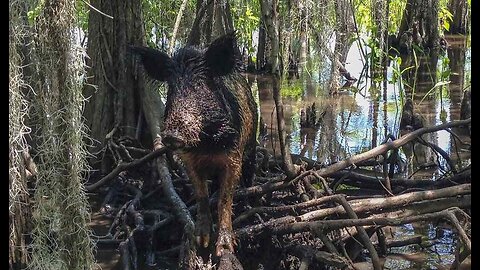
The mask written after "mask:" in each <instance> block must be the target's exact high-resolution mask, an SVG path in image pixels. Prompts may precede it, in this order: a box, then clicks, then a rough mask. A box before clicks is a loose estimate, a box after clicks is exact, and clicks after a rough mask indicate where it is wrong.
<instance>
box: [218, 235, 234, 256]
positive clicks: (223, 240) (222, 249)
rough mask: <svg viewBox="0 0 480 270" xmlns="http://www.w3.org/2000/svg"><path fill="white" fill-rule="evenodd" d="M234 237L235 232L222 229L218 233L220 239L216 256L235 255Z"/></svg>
mask: <svg viewBox="0 0 480 270" xmlns="http://www.w3.org/2000/svg"><path fill="white" fill-rule="evenodd" d="M233 245H234V235H233V232H231V231H228V230H225V229H220V231H219V232H218V239H217V244H216V255H217V256H218V257H221V256H222V255H224V254H225V253H232V254H233V251H234V249H233Z"/></svg>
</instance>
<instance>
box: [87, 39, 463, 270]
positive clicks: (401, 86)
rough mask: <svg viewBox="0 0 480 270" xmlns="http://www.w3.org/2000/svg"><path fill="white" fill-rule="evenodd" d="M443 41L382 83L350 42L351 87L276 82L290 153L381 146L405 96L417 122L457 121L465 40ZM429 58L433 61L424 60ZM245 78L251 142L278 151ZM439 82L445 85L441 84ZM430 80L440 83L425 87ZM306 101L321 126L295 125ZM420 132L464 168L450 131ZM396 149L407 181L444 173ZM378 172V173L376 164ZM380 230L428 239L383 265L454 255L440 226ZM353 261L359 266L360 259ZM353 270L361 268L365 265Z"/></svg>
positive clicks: (431, 156)
mask: <svg viewBox="0 0 480 270" xmlns="http://www.w3.org/2000/svg"><path fill="white" fill-rule="evenodd" d="M447 41H448V42H449V45H450V47H449V48H448V50H447V52H444V53H440V54H439V56H438V58H437V59H436V60H437V61H435V59H433V60H432V59H427V58H425V57H423V56H421V55H417V61H418V62H419V63H420V65H419V68H418V69H415V68H408V69H407V70H406V71H404V74H403V75H404V76H396V75H395V74H396V73H395V70H397V71H401V70H403V69H405V68H406V67H408V66H409V64H406V65H405V66H401V67H400V66H398V67H395V64H393V61H392V63H391V64H390V67H389V68H388V71H387V82H386V83H385V82H378V83H375V86H372V83H371V80H370V79H365V76H363V75H362V76H360V75H361V74H364V72H362V70H363V66H364V65H363V63H362V61H361V57H360V54H359V49H358V47H357V46H356V43H354V45H353V46H352V48H351V49H350V52H349V54H348V57H347V63H346V66H345V67H346V69H347V70H348V71H349V72H350V73H351V75H352V76H353V77H355V78H358V79H359V80H358V81H357V82H355V83H354V84H353V85H352V87H350V88H346V89H341V91H340V92H339V94H337V95H334V96H330V95H329V94H328V91H327V90H326V89H327V87H326V86H327V85H328V79H325V77H328V76H325V75H324V74H326V73H328V72H322V71H316V72H312V73H311V76H309V77H308V79H305V80H291V81H289V82H287V81H285V82H283V83H282V90H281V93H282V99H283V104H284V118H285V124H286V133H287V139H288V142H289V145H290V151H291V152H292V153H295V154H300V155H302V156H304V157H308V158H310V159H313V160H316V161H318V162H319V163H322V164H330V163H332V162H335V161H340V160H343V159H345V158H347V157H349V156H352V155H355V154H358V153H362V152H365V151H367V150H369V149H371V148H373V147H375V146H378V145H380V144H382V142H383V141H385V138H387V136H388V135H389V134H391V135H393V136H394V137H395V138H399V137H400V136H401V135H400V133H399V125H400V119H401V114H402V104H403V100H405V94H406V95H411V96H412V97H413V102H414V108H415V109H414V111H415V112H416V113H418V114H420V115H421V118H422V119H423V124H424V126H433V125H438V124H441V123H446V122H450V121H452V120H458V119H459V118H460V104H461V99H462V95H463V90H464V89H466V88H467V87H469V85H470V78H471V72H470V53H471V50H470V48H469V47H467V46H466V40H465V38H464V37H458V36H452V37H447ZM411 61H412V62H410V65H413V62H414V60H411ZM431 63H436V65H435V66H432V65H431ZM408 74H410V75H408ZM248 77H249V80H251V82H252V90H253V91H254V95H255V96H257V103H258V104H259V115H260V116H261V117H262V119H263V124H264V126H265V128H266V131H267V132H266V134H264V136H263V137H262V138H261V139H260V140H259V142H260V144H261V146H262V147H265V148H267V149H269V150H270V151H272V152H274V153H276V155H279V153H280V149H279V144H278V142H277V141H276V139H275V138H276V135H275V134H276V126H277V124H276V118H275V111H274V107H275V105H274V101H273V97H272V87H271V84H269V83H265V82H266V81H268V80H269V79H268V78H267V77H265V76H260V75H257V76H256V75H248ZM401 77H402V78H401ZM446 81H450V83H449V84H443V82H446ZM437 83H439V84H440V85H441V86H439V87H435V88H434V89H433V90H432V88H433V87H434V86H435V84H437ZM406 84H410V85H413V84H414V85H415V87H414V88H415V91H414V93H412V91H407V93H406V92H405V91H404V90H405V89H406V88H407V87H406V86H405V85H406ZM427 93H430V94H428V95H427ZM312 103H315V106H316V110H317V116H320V115H322V121H321V124H320V126H319V128H318V130H307V131H305V130H301V129H300V114H301V110H302V109H304V108H306V107H307V106H310V105H312ZM454 131H455V132H456V133H457V135H458V136H459V137H460V139H461V140H462V141H464V142H467V143H470V136H469V134H468V132H465V130H454ZM423 138H424V139H425V140H426V141H428V142H431V143H433V144H436V145H438V146H439V147H440V148H442V149H443V150H444V151H445V152H446V153H447V154H448V155H449V156H450V157H451V158H452V160H453V161H454V162H455V163H456V164H457V166H458V165H460V166H458V167H462V168H464V167H466V166H468V165H469V164H470V151H469V150H468V145H462V144H461V143H459V142H458V141H456V140H455V139H454V137H453V136H452V135H451V134H450V133H448V132H446V131H440V132H436V133H429V134H425V135H424V136H423ZM400 155H401V157H402V158H403V159H404V160H405V161H406V162H405V164H407V165H406V168H405V170H404V172H403V173H402V174H401V176H403V177H408V176H410V175H412V174H413V178H415V179H426V180H431V179H432V178H438V177H439V176H441V175H443V174H444V173H445V172H446V171H448V164H446V162H445V160H443V159H442V157H438V156H437V155H436V154H435V153H434V152H433V151H432V150H431V149H430V148H428V147H425V146H422V145H418V144H417V145H416V146H415V149H411V148H409V147H402V148H401V149H400ZM436 161H439V164H440V166H434V165H433V164H434V163H435V162H436ZM422 168H427V169H422ZM378 175H379V177H382V174H381V171H380V170H379V174H378ZM95 205H97V206H95ZM92 209H93V210H94V211H97V210H98V202H97V203H96V204H92ZM110 223H111V220H110V219H108V218H105V217H102V216H101V215H100V214H99V213H98V212H97V213H95V212H94V213H93V215H92V224H91V226H92V227H93V228H94V229H95V232H96V234H100V235H101V234H104V233H105V232H106V230H108V227H109V226H110ZM385 232H386V233H385V234H386V236H387V239H389V238H390V239H392V238H393V239H401V238H402V237H406V236H412V235H421V236H422V239H424V240H425V241H422V243H427V244H428V245H427V246H424V247H420V246H419V245H410V246H405V247H398V248H395V247H394V248H391V249H389V254H388V256H387V257H386V258H385V269H398V270H400V269H448V268H449V266H450V264H451V263H452V262H453V260H454V259H455V247H456V245H457V241H459V239H458V237H457V236H456V234H455V232H454V231H453V230H451V229H450V227H449V226H448V225H447V224H445V226H442V225H440V226H439V225H438V224H431V223H415V224H406V225H404V226H400V227H388V228H387V229H386V230H385ZM113 246H114V245H113ZM366 257H368V256H366ZM119 259H120V257H119V254H118V250H117V249H115V248H113V247H108V246H104V247H102V248H99V249H98V250H97V261H98V264H99V266H100V267H101V269H103V270H108V269H119V268H118V264H117V263H118V260H119ZM157 259H159V258H157ZM159 260H161V259H159ZM367 261H368V258H367ZM468 261H469V259H467V260H466V263H465V264H464V265H462V267H463V268H462V269H470V266H469V263H468ZM175 263H176V262H174V261H165V262H164V263H162V262H158V260H157V267H156V269H174V268H171V267H173V266H174V265H175ZM161 265H163V266H161ZM358 266H359V267H362V264H361V263H360V264H359V265H358ZM361 269H368V265H367V264H366V265H365V268H363V267H362V268H361Z"/></svg>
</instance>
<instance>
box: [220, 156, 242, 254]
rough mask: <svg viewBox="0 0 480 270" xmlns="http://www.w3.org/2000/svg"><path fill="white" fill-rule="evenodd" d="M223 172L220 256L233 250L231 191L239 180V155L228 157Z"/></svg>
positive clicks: (221, 180)
mask: <svg viewBox="0 0 480 270" xmlns="http://www.w3.org/2000/svg"><path fill="white" fill-rule="evenodd" d="M228 159H229V162H228V163H227V166H226V170H225V172H224V174H223V175H222V176H221V177H220V179H219V180H220V194H219V195H220V196H219V200H218V238H217V242H216V255H217V256H219V257H221V256H222V255H223V254H224V253H225V252H226V251H229V252H231V253H233V252H234V248H233V246H234V237H235V236H234V234H233V228H232V204H233V192H234V190H235V187H236V185H237V184H238V182H239V180H240V174H241V167H242V164H241V163H242V162H241V157H240V156H237V155H235V156H234V157H232V156H229V157H228Z"/></svg>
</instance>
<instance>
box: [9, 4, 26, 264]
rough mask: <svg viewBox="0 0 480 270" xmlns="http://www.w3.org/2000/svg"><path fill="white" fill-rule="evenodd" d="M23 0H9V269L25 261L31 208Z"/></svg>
mask: <svg viewBox="0 0 480 270" xmlns="http://www.w3.org/2000/svg"><path fill="white" fill-rule="evenodd" d="M25 5H26V2H23V3H22V2H20V1H12V0H10V1H9V7H10V10H9V42H8V45H9V46H8V47H9V55H8V58H9V59H8V60H9V85H8V86H9V91H8V118H9V120H10V121H9V122H8V123H9V129H8V130H9V136H8V145H9V155H8V172H9V175H8V176H9V177H8V180H9V181H8V195H9V196H8V197H9V200H8V202H9V204H8V209H9V211H8V221H9V232H10V234H9V256H8V264H9V269H12V270H13V269H24V268H25V267H26V265H27V263H28V251H27V245H28V244H29V243H28V239H27V234H28V233H30V230H31V223H30V220H31V209H30V207H31V206H30V199H29V192H28V189H27V174H26V173H27V164H26V160H25V159H24V158H23V153H26V152H27V151H28V145H27V144H26V138H25V135H26V134H27V133H28V128H27V126H25V118H26V117H27V112H28V109H29V103H27V99H26V95H25V90H26V89H24V88H25V83H26V81H25V74H24V69H23V68H22V66H24V65H23V63H22V58H24V57H25V56H26V55H25V54H24V53H22V49H24V50H25V49H26V43H25V37H26V36H27V35H28V36H29V35H31V33H30V32H29V29H28V28H27V26H26V25H25V22H26V20H25V18H24V17H23V16H24V15H26V12H24V11H25Z"/></svg>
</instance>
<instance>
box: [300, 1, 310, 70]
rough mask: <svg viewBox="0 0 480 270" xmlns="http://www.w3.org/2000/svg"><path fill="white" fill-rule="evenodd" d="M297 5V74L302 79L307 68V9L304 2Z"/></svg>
mask: <svg viewBox="0 0 480 270" xmlns="http://www.w3.org/2000/svg"><path fill="white" fill-rule="evenodd" d="M298 3H299V15H300V57H299V60H298V72H299V74H300V76H301V77H303V74H304V72H305V70H306V67H307V51H308V47H307V44H308V43H307V33H308V32H307V31H308V17H307V16H308V8H307V1H306V0H300V1H298Z"/></svg>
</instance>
